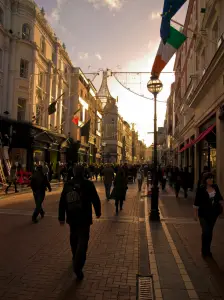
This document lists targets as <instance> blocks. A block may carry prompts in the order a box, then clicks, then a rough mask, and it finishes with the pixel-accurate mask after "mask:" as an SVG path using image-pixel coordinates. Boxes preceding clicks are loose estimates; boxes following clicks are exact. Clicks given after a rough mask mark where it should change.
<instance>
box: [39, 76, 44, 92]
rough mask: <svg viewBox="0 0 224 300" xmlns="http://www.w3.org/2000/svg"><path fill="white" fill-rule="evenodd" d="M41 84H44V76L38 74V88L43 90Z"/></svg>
mask: <svg viewBox="0 0 224 300" xmlns="http://www.w3.org/2000/svg"><path fill="white" fill-rule="evenodd" d="M43 83H44V74H43V73H40V74H39V76H38V86H39V87H41V88H43Z"/></svg>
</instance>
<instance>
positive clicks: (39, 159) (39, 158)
mask: <svg viewBox="0 0 224 300" xmlns="http://www.w3.org/2000/svg"><path fill="white" fill-rule="evenodd" d="M33 161H34V163H36V164H41V165H42V164H43V163H44V161H45V155H44V151H41V150H35V151H34V152H33Z"/></svg>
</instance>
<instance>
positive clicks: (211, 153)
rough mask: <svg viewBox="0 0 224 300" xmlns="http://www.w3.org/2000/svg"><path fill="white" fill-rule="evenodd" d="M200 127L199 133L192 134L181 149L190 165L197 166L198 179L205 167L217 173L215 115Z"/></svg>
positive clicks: (196, 175) (196, 174)
mask: <svg viewBox="0 0 224 300" xmlns="http://www.w3.org/2000/svg"><path fill="white" fill-rule="evenodd" d="M198 129H199V133H198V135H197V136H196V137H194V136H192V138H191V139H190V140H189V141H188V143H186V144H185V145H182V147H181V149H180V151H179V152H180V154H181V155H182V154H183V153H184V154H185V155H186V157H188V165H189V166H191V167H192V168H193V169H194V168H195V171H194V174H195V180H196V181H197V180H198V178H199V177H200V174H201V173H202V171H203V169H204V167H207V168H208V170H209V171H212V172H214V174H215V173H216V117H215V116H213V117H212V118H210V119H209V120H207V121H206V122H205V123H204V124H203V125H201V126H200V127H199V128H198ZM195 183H196V182H195Z"/></svg>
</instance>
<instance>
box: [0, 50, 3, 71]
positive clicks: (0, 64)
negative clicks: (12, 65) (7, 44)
mask: <svg viewBox="0 0 224 300" xmlns="http://www.w3.org/2000/svg"><path fill="white" fill-rule="evenodd" d="M0 71H3V50H2V49H1V48H0Z"/></svg>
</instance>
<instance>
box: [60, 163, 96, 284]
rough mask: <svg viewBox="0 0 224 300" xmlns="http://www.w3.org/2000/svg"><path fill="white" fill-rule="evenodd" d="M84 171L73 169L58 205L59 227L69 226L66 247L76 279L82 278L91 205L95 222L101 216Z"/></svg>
mask: <svg viewBox="0 0 224 300" xmlns="http://www.w3.org/2000/svg"><path fill="white" fill-rule="evenodd" d="M84 172H85V170H84V167H83V166H76V167H75V168H74V178H73V179H72V180H71V181H69V182H66V183H65V185H64V189H63V191H62V194H61V199H60V203H59V211H58V220H59V222H60V224H61V225H64V224H65V215H66V217H67V218H66V222H67V223H68V224H69V226H70V244H71V250H72V255H73V270H74V273H75V274H76V275H77V279H79V280H82V279H83V277H84V274H83V271H82V269H83V267H84V264H85V261H86V253H87V249H88V242H89V234H90V226H91V225H92V223H93V220H92V205H93V207H94V210H95V214H96V217H97V218H100V216H101V202H100V198H99V196H98V194H97V191H96V188H95V186H94V184H93V183H92V182H91V181H89V180H87V179H85V177H84Z"/></svg>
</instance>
